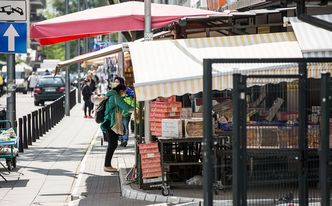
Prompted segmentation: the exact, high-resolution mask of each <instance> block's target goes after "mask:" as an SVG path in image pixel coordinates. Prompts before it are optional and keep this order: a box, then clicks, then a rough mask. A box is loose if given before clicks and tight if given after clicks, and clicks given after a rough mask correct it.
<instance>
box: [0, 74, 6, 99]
mask: <svg viewBox="0 0 332 206" xmlns="http://www.w3.org/2000/svg"><path fill="white" fill-rule="evenodd" d="M4 84H5V81H4V77H3V76H2V71H0V97H1V96H2V95H3V93H4V91H3V86H4Z"/></svg>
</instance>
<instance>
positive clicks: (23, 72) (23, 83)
mask: <svg viewBox="0 0 332 206" xmlns="http://www.w3.org/2000/svg"><path fill="white" fill-rule="evenodd" d="M1 72H2V76H3V78H4V81H5V83H7V67H6V66H3V67H2V69H1ZM31 72H32V67H30V66H29V65H27V64H25V63H20V64H16V65H15V78H16V91H17V92H23V94H26V93H27V91H28V80H27V79H28V77H29V74H30V73H31Z"/></svg>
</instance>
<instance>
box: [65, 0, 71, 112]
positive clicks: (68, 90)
mask: <svg viewBox="0 0 332 206" xmlns="http://www.w3.org/2000/svg"><path fill="white" fill-rule="evenodd" d="M65 7H66V14H68V13H69V0H65ZM65 47H66V54H65V55H66V60H68V59H69V58H70V44H69V42H66V43H65ZM65 81H66V89H65V93H66V94H65V99H66V106H65V113H66V116H70V98H69V94H70V79H69V66H67V67H66V76H65Z"/></svg>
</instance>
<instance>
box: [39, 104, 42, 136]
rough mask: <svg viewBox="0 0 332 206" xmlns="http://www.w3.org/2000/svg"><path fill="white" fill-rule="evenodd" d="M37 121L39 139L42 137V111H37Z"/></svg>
mask: <svg viewBox="0 0 332 206" xmlns="http://www.w3.org/2000/svg"><path fill="white" fill-rule="evenodd" d="M38 121H39V124H38V134H39V137H41V136H43V126H42V110H41V109H38Z"/></svg>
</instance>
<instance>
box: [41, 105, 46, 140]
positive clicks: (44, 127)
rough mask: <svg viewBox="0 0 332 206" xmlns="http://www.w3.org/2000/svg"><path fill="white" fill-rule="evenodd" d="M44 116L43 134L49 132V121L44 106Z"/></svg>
mask: <svg viewBox="0 0 332 206" xmlns="http://www.w3.org/2000/svg"><path fill="white" fill-rule="evenodd" d="M42 112H43V113H42V117H43V134H46V132H47V121H46V118H47V117H46V109H45V107H43V109H42Z"/></svg>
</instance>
